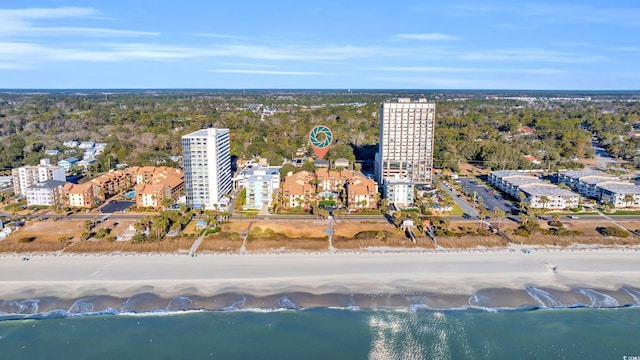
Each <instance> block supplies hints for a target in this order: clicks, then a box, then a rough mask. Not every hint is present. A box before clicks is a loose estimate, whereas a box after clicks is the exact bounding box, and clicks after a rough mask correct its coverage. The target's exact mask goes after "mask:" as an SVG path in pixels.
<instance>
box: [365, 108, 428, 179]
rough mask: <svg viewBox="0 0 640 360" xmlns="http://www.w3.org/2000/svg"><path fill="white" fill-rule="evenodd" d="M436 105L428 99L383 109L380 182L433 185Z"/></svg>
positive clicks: (381, 113)
mask: <svg viewBox="0 0 640 360" xmlns="http://www.w3.org/2000/svg"><path fill="white" fill-rule="evenodd" d="M435 117H436V104H434V103H429V102H427V100H426V99H420V100H418V101H411V100H410V99H404V98H401V99H398V101H397V102H385V103H383V104H382V106H381V107H380V140H379V147H378V153H377V154H376V163H375V165H376V179H377V181H378V183H380V184H382V183H383V181H384V179H385V178H394V177H396V178H406V179H409V180H411V181H412V182H413V183H415V184H416V185H429V186H430V185H431V184H432V181H433V179H432V174H433V133H434V129H435Z"/></svg>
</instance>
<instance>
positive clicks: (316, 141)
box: [309, 125, 333, 149]
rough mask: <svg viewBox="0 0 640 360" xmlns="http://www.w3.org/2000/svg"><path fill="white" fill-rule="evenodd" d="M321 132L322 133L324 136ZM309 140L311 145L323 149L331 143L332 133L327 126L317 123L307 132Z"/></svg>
mask: <svg viewBox="0 0 640 360" xmlns="http://www.w3.org/2000/svg"><path fill="white" fill-rule="evenodd" d="M322 134H324V136H323V135H322ZM318 135H320V136H318ZM309 140H310V141H311V145H313V146H315V147H316V148H318V149H324V148H327V147H329V145H331V141H332V140H333V134H332V133H331V130H329V128H328V127H326V126H324V125H318V126H316V127H314V128H313V129H311V132H310V133H309Z"/></svg>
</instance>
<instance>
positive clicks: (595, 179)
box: [580, 175, 618, 185]
mask: <svg viewBox="0 0 640 360" xmlns="http://www.w3.org/2000/svg"><path fill="white" fill-rule="evenodd" d="M616 180H618V178H617V177H613V176H598V175H589V176H583V177H581V178H580V182H583V183H585V184H590V185H595V184H599V183H602V182H607V181H616Z"/></svg>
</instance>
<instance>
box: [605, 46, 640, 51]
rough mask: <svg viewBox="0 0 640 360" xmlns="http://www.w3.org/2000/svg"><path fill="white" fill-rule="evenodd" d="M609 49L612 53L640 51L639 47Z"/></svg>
mask: <svg viewBox="0 0 640 360" xmlns="http://www.w3.org/2000/svg"><path fill="white" fill-rule="evenodd" d="M610 49H611V50H613V51H624V52H637V51H640V46H614V47H612V48H610Z"/></svg>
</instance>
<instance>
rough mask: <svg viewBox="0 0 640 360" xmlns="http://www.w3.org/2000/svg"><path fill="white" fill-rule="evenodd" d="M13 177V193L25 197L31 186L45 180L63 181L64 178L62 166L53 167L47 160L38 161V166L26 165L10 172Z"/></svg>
mask: <svg viewBox="0 0 640 360" xmlns="http://www.w3.org/2000/svg"><path fill="white" fill-rule="evenodd" d="M11 175H12V176H13V193H14V194H15V195H16V196H17V195H26V192H27V188H28V187H29V186H31V185H34V184H37V183H41V182H43V181H47V180H57V181H65V180H66V176H65V172H64V168H63V167H62V166H54V165H51V163H49V162H48V159H46V160H42V161H40V165H35V166H34V165H26V166H21V167H19V168H15V169H13V170H11Z"/></svg>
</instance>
